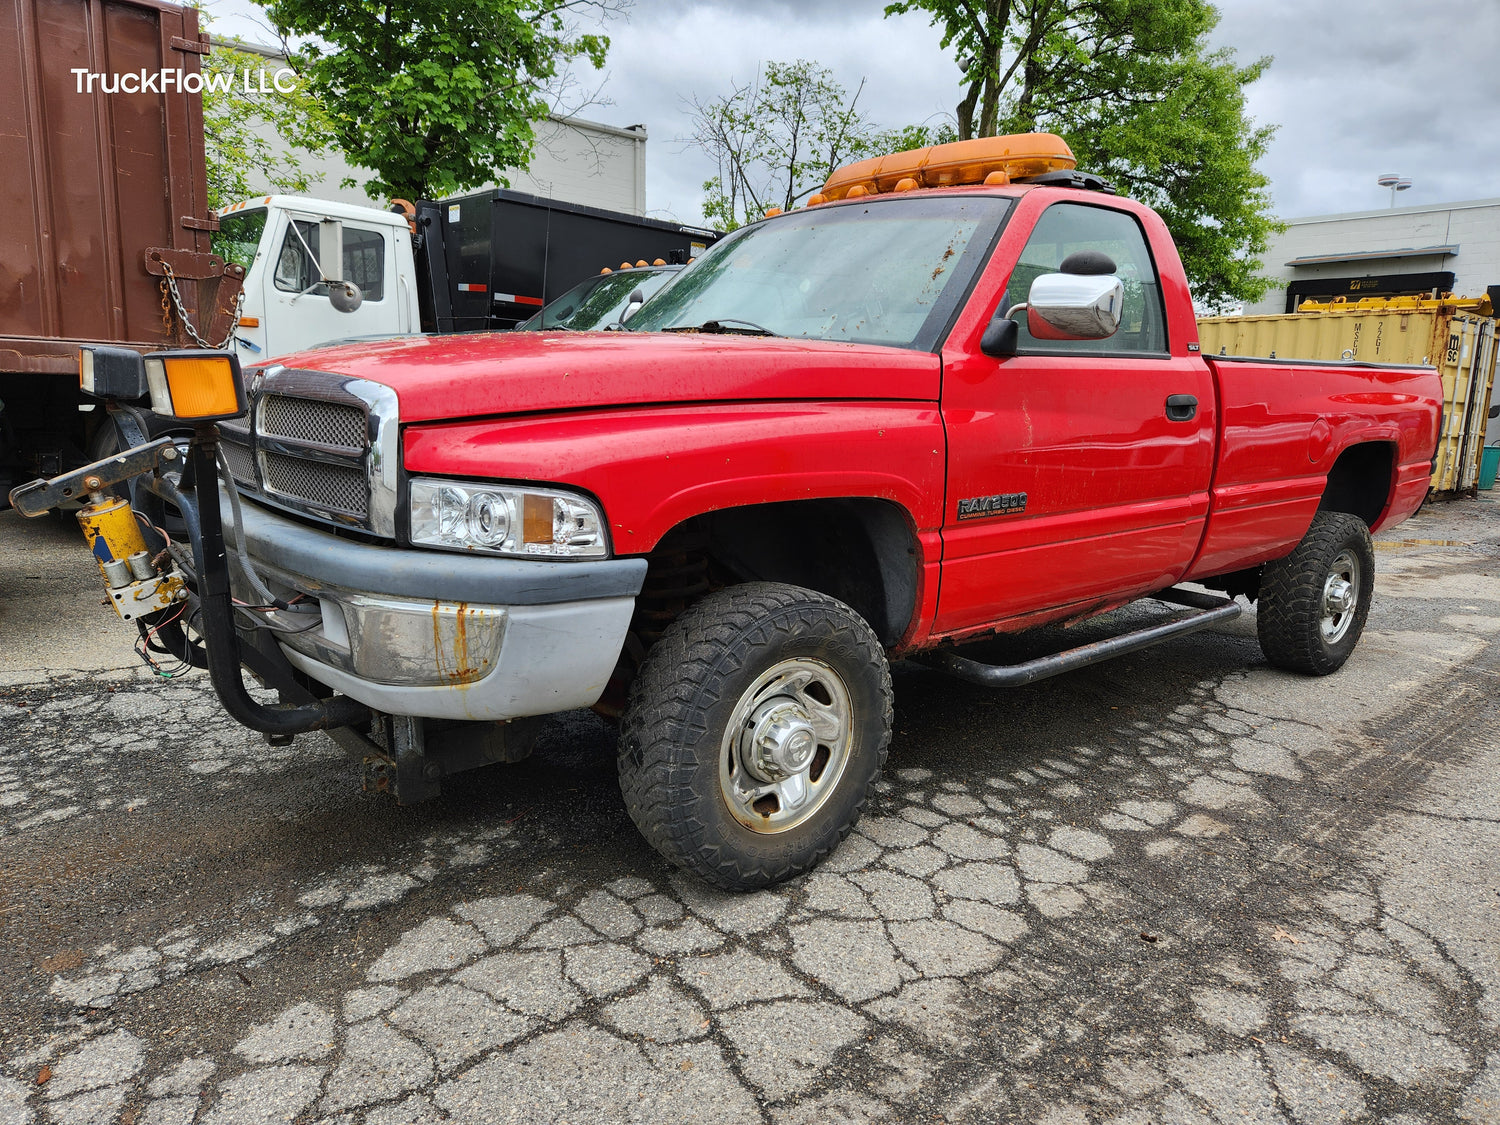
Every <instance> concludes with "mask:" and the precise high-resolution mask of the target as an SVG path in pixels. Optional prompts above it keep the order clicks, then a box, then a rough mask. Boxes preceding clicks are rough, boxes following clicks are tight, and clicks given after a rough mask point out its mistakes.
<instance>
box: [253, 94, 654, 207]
mask: <svg viewBox="0 0 1500 1125" xmlns="http://www.w3.org/2000/svg"><path fill="white" fill-rule="evenodd" d="M257 131H258V132H259V133H260V135H261V136H262V137H264V138H265V139H266V140H267V141H269V142H270V143H271V144H272V145H273V146H275V147H276V148H277V150H278V151H282V152H291V153H292V154H293V155H294V156H296V158H297V162H298V164H299V165H300V166H301V167H302V169H303V171H305V172H307V173H308V174H309V175H310V176H311V177H312V178H313V183H312V184H311V185H310V186H309V188H308V191H307V194H308V195H310V196H313V197H314V198H317V199H335V200H338V201H339V202H341V203H353V204H357V205H360V206H364V207H371V206H376V207H379V206H384V205H385V203H386V202H388V201H387V200H384V199H379V200H376V199H371V198H370V196H368V195H366V194H365V190H364V184H365V182H366V181H368V180H369V179H370V178H371V177H372V175H373V173H371V172H370V171H369V170H368V169H365V168H357V167H355V166H354V165H353V164H350V163H349V161H348V160H346V159H345V158H344V155H343V153H341V152H339V151H338V150H337V149H329V150H327V151H325V152H324V154H323V155H321V156H313V155H312V154H310V153H308V152H307V151H305V150H302V149H294V148H292V147H291V146H290V145H287V144H286V143H285V142H284V141H283V140H282V139H281V137H280V136H279V135H278V134H276V133H275V132H274V130H272V129H270V128H269V127H268V126H265V125H262V126H261V127H260V128H259V129H258V130H257ZM505 176H506V179H508V180H509V181H510V186H511V187H512V188H514V189H515V190H516V191H524V192H530V193H531V194H532V195H540V196H545V197H546V198H548V199H556V200H560V201H561V202H564V203H578V204H582V205H584V206H587V207H602V208H604V209H605V210H607V211H623V212H625V213H627V214H631V215H644V214H645V213H646V127H645V126H644V125H636V126H633V127H632V128H629V129H617V128H615V127H614V126H613V125H601V124H599V123H598V122H596V121H584V120H582V119H580V118H576V117H549V118H547V120H545V121H542V122H539V123H538V124H537V127H536V148H535V151H534V152H533V154H532V158H531V167H530V168H529V169H526V170H524V171H522V170H520V169H507V170H506V173H505ZM346 177H352V178H353V179H354V181H355V184H354V186H353V187H342V186H341V184H342V183H343V181H344V179H345V178H346ZM499 186H502V185H500V184H498V183H490V184H484V185H481V186H480V187H476V188H470V189H469V190H468V191H466V192H464V193H463V194H465V195H467V194H469V192H471V191H481V190H483V189H484V188H486V187H499ZM252 189H253V190H252V194H261V193H265V194H271V193H272V192H271V187H270V185H269V184H254V183H252Z"/></svg>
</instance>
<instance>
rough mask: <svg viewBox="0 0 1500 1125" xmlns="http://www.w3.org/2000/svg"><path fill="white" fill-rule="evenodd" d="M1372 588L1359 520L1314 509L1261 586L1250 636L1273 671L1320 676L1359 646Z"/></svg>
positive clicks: (1371, 555) (1371, 566) (1365, 532)
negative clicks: (1256, 638) (1257, 638)
mask: <svg viewBox="0 0 1500 1125" xmlns="http://www.w3.org/2000/svg"><path fill="white" fill-rule="evenodd" d="M1374 590H1375V551H1374V548H1373V547H1372V546H1371V543H1370V532H1369V529H1368V528H1366V527H1365V524H1364V521H1363V520H1361V519H1360V518H1359V517H1358V516H1351V515H1348V514H1346V513H1343V512H1319V513H1318V514H1317V515H1316V516H1314V517H1313V522H1312V526H1311V527H1309V528H1308V529H1307V534H1306V535H1304V536H1303V537H1302V542H1300V543H1298V544H1297V548H1296V550H1294V551H1293V552H1292V553H1291V554H1290V555H1288V556H1287V557H1286V558H1284V559H1278V560H1276V561H1275V562H1273V563H1268V564H1267V566H1266V569H1265V573H1264V575H1263V576H1262V577H1261V581H1260V601H1259V618H1258V620H1257V622H1256V632H1257V633H1258V634H1259V636H1260V647H1261V650H1262V651H1264V652H1265V654H1266V659H1268V660H1269V661H1270V662H1271V663H1272V664H1274V665H1276V666H1277V667H1278V668H1285V669H1287V670H1288V671H1291V672H1305V673H1307V674H1308V675H1313V676H1326V675H1328V674H1329V673H1330V672H1337V671H1338V670H1339V669H1340V668H1342V667H1343V666H1344V661H1346V660H1348V659H1349V656H1350V654H1351V653H1353V651H1354V646H1355V645H1357V644H1358V643H1359V637H1360V634H1361V633H1363V632H1364V628H1365V619H1366V618H1367V617H1369V615H1370V599H1371V596H1372V595H1373V593H1374Z"/></svg>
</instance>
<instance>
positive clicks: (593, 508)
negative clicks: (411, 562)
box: [410, 477, 609, 559]
mask: <svg viewBox="0 0 1500 1125" xmlns="http://www.w3.org/2000/svg"><path fill="white" fill-rule="evenodd" d="M410 495H411V541H412V542H413V543H421V544H426V545H428V546H432V547H449V548H455V549H457V550H463V551H484V552H486V553H489V554H496V555H520V556H523V557H533V558H536V557H541V558H569V559H602V558H604V557H606V556H607V555H608V554H609V548H608V546H607V544H606V543H605V540H604V514H603V513H602V512H601V511H600V510H599V507H598V505H597V504H595V503H594V502H593V501H592V500H589V499H587V498H586V497H583V496H579V495H576V494H575V493H571V492H554V491H553V490H551V489H547V488H512V487H508V486H505V485H491V484H477V483H471V482H468V481H451V480H430V479H427V478H424V477H417V478H415V479H414V480H412V482H411V494H410Z"/></svg>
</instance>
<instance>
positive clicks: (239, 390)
mask: <svg viewBox="0 0 1500 1125" xmlns="http://www.w3.org/2000/svg"><path fill="white" fill-rule="evenodd" d="M146 382H147V383H148V384H149V385H150V387H151V410H152V412H153V413H156V414H160V415H162V416H163V417H166V418H176V419H178V420H179V421H183V422H217V421H220V420H221V419H224V418H238V417H239V416H240V415H242V414H244V413H245V411H246V409H247V405H246V402H245V385H244V382H243V380H242V379H241V378H240V361H239V360H238V359H236V358H235V357H234V356H233V355H230V354H229V353H228V352H202V351H183V352H156V353H155V354H153V355H148V356H147V357H146Z"/></svg>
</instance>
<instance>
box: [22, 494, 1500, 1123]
mask: <svg viewBox="0 0 1500 1125" xmlns="http://www.w3.org/2000/svg"><path fill="white" fill-rule="evenodd" d="M1497 556H1500V503H1495V502H1493V501H1490V500H1487V499H1486V500H1482V501H1466V502H1456V503H1453V504H1449V505H1441V506H1434V507H1430V508H1429V509H1427V510H1425V511H1424V512H1423V513H1422V514H1421V515H1420V516H1419V517H1417V519H1415V520H1413V521H1411V522H1409V523H1407V524H1405V525H1403V526H1401V527H1399V528H1396V529H1393V530H1392V531H1390V532H1387V533H1386V534H1384V535H1382V536H1380V537H1378V551H1377V560H1378V563H1379V567H1380V574H1379V578H1378V585H1377V595H1376V603H1375V609H1374V611H1373V613H1372V615H1371V618H1370V622H1369V625H1368V627H1367V630H1366V633H1365V637H1364V640H1363V642H1362V643H1361V645H1360V647H1359V649H1358V650H1357V652H1356V653H1355V656H1354V658H1353V659H1352V660H1351V661H1350V663H1349V664H1348V665H1347V666H1346V668H1345V669H1344V670H1343V671H1342V672H1341V673H1339V674H1337V675H1335V676H1332V677H1328V678H1325V679H1305V678H1301V677H1296V676H1291V675H1287V674H1283V673H1280V672H1276V671H1273V670H1271V669H1270V668H1269V667H1268V666H1267V665H1266V664H1265V662H1264V660H1263V659H1262V657H1261V654H1260V651H1259V648H1258V646H1257V644H1256V642H1255V633H1254V615H1253V614H1246V615H1245V617H1243V618H1242V619H1241V620H1240V621H1238V622H1235V623H1233V624H1232V625H1230V626H1228V627H1226V628H1224V629H1222V630H1220V631H1218V632H1211V633H1204V634H1200V635H1196V636H1193V637H1188V638H1185V639H1181V640H1178V641H1176V642H1171V643H1168V644H1166V645H1164V646H1161V647H1158V648H1156V649H1152V650H1148V651H1146V652H1144V653H1140V654H1137V655H1135V656H1132V657H1126V658H1123V659H1121V660H1117V661H1115V662H1113V663H1109V664H1105V665H1102V666H1098V667H1096V668H1092V669H1088V670H1085V671H1082V672H1078V673H1074V674H1072V675H1068V676H1064V677H1060V678H1057V679H1054V680H1050V681H1047V682H1045V683H1042V684H1037V685H1034V686H1032V687H1030V688H1026V689H1022V690H1016V691H1011V692H1006V693H1001V692H991V691H986V690H983V689H980V688H975V687H970V686H967V685H964V684H961V683H958V682H955V681H952V680H948V679H945V678H943V677H941V676H939V675H937V674H935V673H932V672H928V671H924V670H921V669H917V668H907V667H902V668H898V669H897V670H896V674H895V681H896V692H897V697H896V702H897V711H896V733H895V736H894V739H893V741H892V747H891V754H890V761H889V764H888V767H887V772H886V774H885V779H884V781H883V782H882V783H881V786H880V792H879V794H878V798H877V799H876V800H875V801H874V802H873V804H872V806H871V807H870V809H869V811H868V813H867V815H866V816H865V818H864V819H863V820H862V821H861V822H860V824H859V826H858V828H857V830H856V831H855V832H854V833H853V834H852V835H851V836H850V837H849V839H848V840H847V841H846V842H845V844H844V845H843V846H842V847H841V848H840V849H839V851H838V852H837V853H836V854H835V855H834V856H833V858H832V859H831V860H830V861H829V862H827V863H826V864H824V865H823V866H822V867H821V868H819V869H818V870H817V871H816V872H814V873H813V874H811V875H810V876H807V877H804V878H802V879H800V880H797V881H795V882H793V883H790V884H788V885H786V886H783V887H780V888H777V889H775V890H771V891H765V892H759V893H755V894H747V895H728V894H723V893H720V892H717V891H712V890H709V889H707V888H706V887H705V886H704V885H703V884H701V883H699V882H697V881H696V880H694V879H692V878H690V877H687V876H685V875H683V874H682V873H679V872H675V871H673V870H671V869H669V868H668V867H666V866H665V864H664V863H663V862H662V861H661V860H660V859H659V858H658V857H657V856H656V855H655V853H653V852H652V851H650V850H649V849H648V848H647V846H646V845H645V844H644V842H642V841H641V840H640V838H639V837H638V836H637V834H636V833H635V830H634V828H633V826H632V825H631V823H630V821H629V819H628V817H627V816H626V814H625V811H624V807H623V805H622V803H621V800H620V797H619V793H618V790H617V788H616V783H615V779H614V764H613V755H614V749H615V739H614V733H613V731H612V729H611V728H610V727H609V726H607V725H606V724H605V723H604V722H602V721H601V720H599V719H597V718H596V717H594V716H593V715H591V714H587V713H580V714H573V715H567V716H562V717H559V718H557V719H556V720H552V721H549V724H548V726H547V728H546V730H545V732H544V734H543V736H542V739H541V742H540V745H539V748H538V750H537V753H536V754H535V755H534V756H533V757H532V758H531V759H529V760H527V761H526V762H523V763H520V764H516V765H510V766H498V767H492V768H490V769H488V770H485V771H481V772H478V773H474V774H469V775H464V776H462V777H459V778H457V779H454V780H452V781H451V782H450V784H449V785H448V787H447V789H446V791H445V793H444V795H443V796H442V797H441V798H440V799H438V800H436V801H434V802H431V803H429V804H425V805H421V806H417V807H414V808H398V807H396V806H394V805H393V804H392V803H391V802H390V801H389V799H388V798H386V797H384V796H381V795H378V794H364V793H362V792H360V789H359V769H358V765H357V763H352V762H350V761H348V760H347V759H346V758H345V757H344V756H343V755H342V753H341V752H340V751H339V750H337V749H336V748H335V747H334V746H333V745H332V743H330V742H329V741H328V740H327V739H325V738H323V737H322V736H301V737H299V738H298V739H297V740H296V741H295V742H294V743H293V745H291V746H288V747H270V746H267V745H266V744H265V742H264V741H263V740H262V739H261V738H260V736H258V735H255V734H253V733H251V732H249V731H245V730H243V729H241V728H240V727H238V726H237V725H235V724H234V723H233V722H231V721H230V720H229V719H228V718H227V717H225V716H224V715H223V714H222V712H221V711H220V710H219V708H218V705H217V703H216V701H215V699H214V697H213V694H212V692H211V690H210V689H209V687H208V685H207V683H206V680H205V679H204V678H203V677H202V676H201V675H200V674H195V675H193V676H190V677H187V678H183V679H180V680H173V681H161V680H153V679H152V678H151V677H150V676H149V675H147V674H146V672H145V670H144V669H143V668H142V667H140V666H138V664H137V663H136V661H135V657H134V656H133V654H132V653H131V651H130V643H131V640H132V639H133V638H132V636H131V634H130V632H129V631H128V629H127V628H126V627H124V626H121V625H120V624H118V622H116V621H115V620H114V618H113V614H112V613H111V612H110V611H109V610H108V609H107V608H104V607H102V606H101V605H100V600H101V593H100V590H99V586H98V576H97V571H96V570H95V568H94V566H93V564H92V562H91V561H90V560H89V558H88V556H87V555H86V554H85V552H84V551H83V549H82V548H81V547H80V546H78V545H77V542H76V530H74V529H72V528H69V527H68V526H66V524H61V523H59V524H52V523H40V524H37V525H34V526H26V527H22V526H20V521H19V520H17V519H16V518H15V517H14V515H13V513H9V512H7V513H4V514H3V515H0V637H3V639H4V641H5V644H4V646H3V652H0V1125H30V1123H32V1122H38V1123H41V1122H57V1123H59V1125H72V1123H84V1122H112V1121H118V1122H122V1123H129V1125H168V1123H186V1122H190V1121H201V1122H212V1123H214V1125H223V1123H230V1122H236V1123H237V1122H247V1123H249V1122H273V1121H288V1120H298V1121H330V1122H331V1121H340V1122H344V1121H347V1122H358V1121H363V1122H368V1123H370V1125H397V1123H408V1122H410V1123H415V1122H425V1121H440V1120H446V1119H453V1120H460V1121H470V1122H512V1121H514V1122H563V1121H566V1122H572V1123H575V1125H579V1123H584V1122H643V1123H646V1122H649V1123H658V1122H678V1121H682V1122H694V1121H703V1122H716V1123H724V1125H728V1123H731V1122H809V1123H811V1122H818V1123H824V1122H861V1121H890V1122H917V1121H924V1122H926V1121H974V1122H989V1121H997V1120H1017V1121H1026V1122H1041V1123H1044V1125H1081V1123H1084V1122H1117V1123H1119V1125H1137V1123H1140V1125H1144V1123H1146V1122H1160V1123H1163V1125H1165V1123H1168V1122H1219V1123H1222V1125H1229V1123H1231V1122H1233V1123H1242V1122H1267V1123H1269V1122H1297V1123H1303V1125H1315V1123H1316V1125H1321V1123H1325V1122H1342V1121H1370V1122H1388V1123H1390V1125H1418V1123H1429V1125H1437V1123H1443V1122H1459V1121H1464V1122H1500V782H1497V780H1496V779H1497V778H1500V711H1497V704H1496V699H1497V684H1500V679H1497V676H1500V651H1497V648H1496V646H1495V644H1494V640H1495V637H1496V634H1497V633H1500V557H1497Z"/></svg>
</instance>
